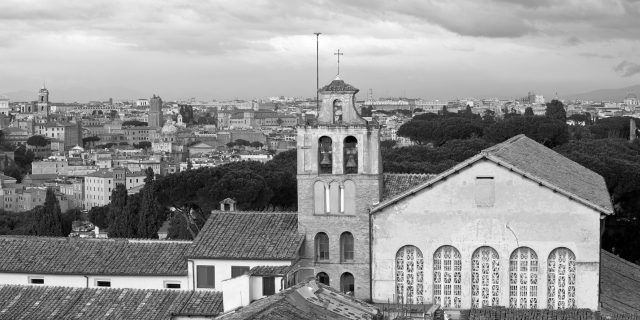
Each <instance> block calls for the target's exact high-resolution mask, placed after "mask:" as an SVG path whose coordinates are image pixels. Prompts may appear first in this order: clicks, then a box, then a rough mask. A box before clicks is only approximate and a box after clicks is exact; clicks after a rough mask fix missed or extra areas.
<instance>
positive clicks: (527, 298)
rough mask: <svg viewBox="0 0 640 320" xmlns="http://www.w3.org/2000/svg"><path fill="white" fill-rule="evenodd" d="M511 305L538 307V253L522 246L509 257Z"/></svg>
mask: <svg viewBox="0 0 640 320" xmlns="http://www.w3.org/2000/svg"><path fill="white" fill-rule="evenodd" d="M509 307H510V308H532V309H535V308H537V307H538V255H536V252H535V251H533V250H532V249H530V248H526V247H521V248H518V249H516V250H515V251H513V253H512V254H511V257H510V258H509Z"/></svg>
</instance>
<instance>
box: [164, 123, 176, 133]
mask: <svg viewBox="0 0 640 320" xmlns="http://www.w3.org/2000/svg"><path fill="white" fill-rule="evenodd" d="M177 132H178V128H176V126H175V125H173V121H171V120H169V121H167V122H165V124H164V127H162V134H175V133H177Z"/></svg>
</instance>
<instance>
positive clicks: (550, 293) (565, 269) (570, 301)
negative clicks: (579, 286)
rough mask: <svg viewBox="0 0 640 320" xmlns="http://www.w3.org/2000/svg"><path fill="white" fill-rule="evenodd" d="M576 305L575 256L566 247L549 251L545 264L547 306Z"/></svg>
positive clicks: (566, 306)
mask: <svg viewBox="0 0 640 320" xmlns="http://www.w3.org/2000/svg"><path fill="white" fill-rule="evenodd" d="M575 306H576V256H575V255H574V254H573V252H572V251H571V250H569V249H567V248H558V249H555V250H553V251H551V254H549V260H548V264H547V307H548V308H551V309H565V308H573V307H575Z"/></svg>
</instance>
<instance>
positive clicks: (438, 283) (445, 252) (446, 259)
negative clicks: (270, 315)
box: [433, 246, 462, 308]
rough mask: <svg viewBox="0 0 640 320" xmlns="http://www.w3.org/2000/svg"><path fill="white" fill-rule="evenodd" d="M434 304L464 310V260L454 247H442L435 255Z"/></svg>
mask: <svg viewBox="0 0 640 320" xmlns="http://www.w3.org/2000/svg"><path fill="white" fill-rule="evenodd" d="M433 303H436V304H439V305H441V306H442V307H443V308H462V260H461V258H460V251H458V249H456V248H454V247H452V246H442V247H440V248H439V249H438V250H436V252H435V253H434V254H433Z"/></svg>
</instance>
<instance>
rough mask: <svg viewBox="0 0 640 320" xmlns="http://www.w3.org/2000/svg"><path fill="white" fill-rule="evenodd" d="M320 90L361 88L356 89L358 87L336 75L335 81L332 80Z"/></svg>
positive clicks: (353, 89)
mask: <svg viewBox="0 0 640 320" xmlns="http://www.w3.org/2000/svg"><path fill="white" fill-rule="evenodd" d="M318 91H320V92H323V91H355V92H358V91H360V90H358V89H356V87H354V86H352V85H350V84H347V83H345V82H344V80H340V78H339V77H336V78H335V79H333V81H331V83H329V84H328V85H326V86H324V87H322V88H320V90H318Z"/></svg>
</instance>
